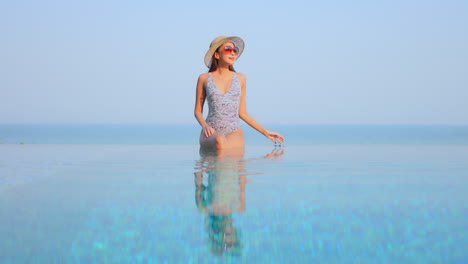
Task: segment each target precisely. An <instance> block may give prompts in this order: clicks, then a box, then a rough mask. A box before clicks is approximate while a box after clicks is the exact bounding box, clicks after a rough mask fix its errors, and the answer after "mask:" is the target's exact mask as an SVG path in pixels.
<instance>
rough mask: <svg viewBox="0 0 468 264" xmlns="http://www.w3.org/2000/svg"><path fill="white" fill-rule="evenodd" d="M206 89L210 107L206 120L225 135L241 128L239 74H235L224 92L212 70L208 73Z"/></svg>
mask: <svg viewBox="0 0 468 264" xmlns="http://www.w3.org/2000/svg"><path fill="white" fill-rule="evenodd" d="M205 91H206V98H207V100H208V108H209V112H208V116H207V118H206V122H207V123H208V124H209V125H210V126H211V127H212V128H214V129H215V130H216V132H218V133H221V134H223V135H228V134H230V133H232V132H233V131H234V130H236V129H239V128H241V122H240V119H239V104H240V97H241V84H240V81H239V78H238V77H237V74H236V73H234V74H233V77H232V84H231V87H230V89H229V90H228V91H227V92H226V93H225V94H223V93H222V92H221V90H219V89H218V87H217V85H216V83H215V81H214V78H213V76H212V75H211V72H210V73H208V81H207V83H206V86H205Z"/></svg>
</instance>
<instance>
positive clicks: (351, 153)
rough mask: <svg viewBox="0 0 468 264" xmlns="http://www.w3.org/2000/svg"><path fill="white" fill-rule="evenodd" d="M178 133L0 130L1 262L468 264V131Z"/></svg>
mask: <svg viewBox="0 0 468 264" xmlns="http://www.w3.org/2000/svg"><path fill="white" fill-rule="evenodd" d="M123 127H125V129H124V128H123ZM169 128H170V127H169V126H156V125H154V126H150V125H138V126H123V125H112V126H109V125H106V126H104V125H101V126H98V125H91V126H83V125H2V126H0V140H1V141H2V143H3V144H0V208H1V209H0V238H1V239H0V263H13V264H16V263H467V261H468V253H467V252H468V221H467V219H468V218H467V216H468V207H467V201H468V182H467V179H468V178H467V177H468V143H467V133H466V132H467V128H466V127H412V126H409V127H403V126H396V127H392V126H378V127H365V126H325V127H323V126H309V127H295V126H277V127H275V128H273V127H272V129H276V130H278V131H280V132H282V133H283V134H284V135H285V136H287V144H285V145H284V146H282V147H275V146H273V144H271V143H270V142H268V141H267V140H266V139H264V138H263V137H258V136H257V135H255V134H254V133H251V131H247V132H246V134H247V135H246V136H247V142H248V144H247V146H246V150H245V153H230V152H228V153H223V154H222V155H219V156H200V154H199V151H198V146H197V144H196V140H197V137H198V135H197V134H198V133H199V132H198V128H197V127H195V128H192V127H191V126H175V127H172V129H169ZM165 129H166V130H165ZM21 131H22V132H21ZM170 131H172V132H170ZM190 133H192V134H193V133H195V134H196V135H195V136H194V135H192V134H190ZM193 141H195V142H193ZM21 142H24V143H25V144H20V143H21Z"/></svg>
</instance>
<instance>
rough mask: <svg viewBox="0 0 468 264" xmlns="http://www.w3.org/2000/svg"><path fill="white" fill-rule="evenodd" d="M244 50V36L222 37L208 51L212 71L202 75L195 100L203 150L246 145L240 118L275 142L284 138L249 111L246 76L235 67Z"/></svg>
mask: <svg viewBox="0 0 468 264" xmlns="http://www.w3.org/2000/svg"><path fill="white" fill-rule="evenodd" d="M243 50H244V41H243V40H242V39H241V38H239V37H226V36H220V37H217V38H216V39H214V40H213V41H212V42H211V45H210V48H209V49H208V51H207V52H206V55H205V65H206V66H207V67H208V68H209V70H208V73H204V74H201V75H200V77H199V78H198V83H197V92H196V101H195V118H196V119H197V121H198V122H199V123H200V125H201V127H202V131H201V134H200V147H201V149H204V150H211V151H219V150H221V149H230V148H244V132H243V130H242V127H241V122H240V119H242V120H244V121H245V122H246V123H247V124H248V125H250V126H251V127H253V128H254V129H256V130H257V131H259V132H260V133H262V134H263V135H264V136H266V137H268V138H269V139H271V140H272V141H273V142H275V143H278V144H281V143H283V141H284V137H283V136H282V135H280V134H279V133H277V132H273V131H269V130H267V129H266V128H265V127H263V126H262V125H261V124H260V123H258V122H257V121H255V119H253V118H252V116H250V115H249V113H248V112H247V107H246V89H247V88H246V77H245V75H243V74H241V73H236V71H235V70H234V63H235V62H236V60H237V58H238V57H239V56H240V55H241V54H242V52H243ZM205 99H206V100H207V101H208V107H209V113H208V116H207V118H206V120H205V118H204V116H203V105H204V104H205Z"/></svg>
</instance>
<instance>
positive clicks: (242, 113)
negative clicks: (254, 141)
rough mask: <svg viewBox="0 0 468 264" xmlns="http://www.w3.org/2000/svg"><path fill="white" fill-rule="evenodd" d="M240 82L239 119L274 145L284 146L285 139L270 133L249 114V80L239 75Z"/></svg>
mask: <svg viewBox="0 0 468 264" xmlns="http://www.w3.org/2000/svg"><path fill="white" fill-rule="evenodd" d="M238 76H239V79H240V82H241V89H242V93H241V99H240V106H239V117H240V118H241V119H242V120H244V121H245V122H246V123H247V124H248V125H249V126H251V127H252V128H254V129H255V130H257V131H258V132H260V133H262V134H263V135H264V136H265V137H267V138H269V139H271V140H272V141H273V142H274V143H277V144H282V143H283V142H284V140H285V139H284V137H283V136H282V135H281V134H279V133H277V132H274V131H269V130H267V129H266V128H265V127H263V126H262V125H261V124H260V123H258V122H257V121H256V120H255V119H254V118H253V117H252V116H251V115H250V114H249V113H248V112H247V103H246V101H247V100H246V97H247V80H246V77H245V75H243V74H241V73H238Z"/></svg>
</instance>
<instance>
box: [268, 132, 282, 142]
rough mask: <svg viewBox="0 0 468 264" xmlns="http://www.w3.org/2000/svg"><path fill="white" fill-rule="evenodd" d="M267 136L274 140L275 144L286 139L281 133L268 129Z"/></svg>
mask: <svg viewBox="0 0 468 264" xmlns="http://www.w3.org/2000/svg"><path fill="white" fill-rule="evenodd" d="M265 136H266V137H267V138H269V139H271V141H273V142H274V143H275V144H283V143H284V140H285V139H284V137H283V136H282V135H281V134H280V133H278V132H274V131H267V132H266V133H265Z"/></svg>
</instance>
